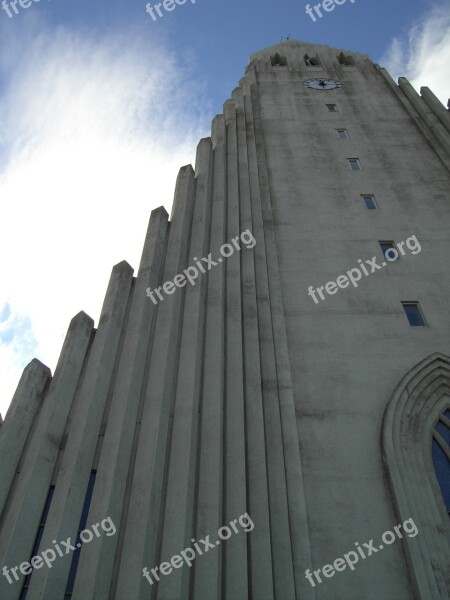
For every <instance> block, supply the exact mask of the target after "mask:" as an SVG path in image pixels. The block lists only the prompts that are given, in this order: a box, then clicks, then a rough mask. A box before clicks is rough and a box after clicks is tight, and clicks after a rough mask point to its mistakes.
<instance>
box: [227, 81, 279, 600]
mask: <svg viewBox="0 0 450 600" xmlns="http://www.w3.org/2000/svg"><path fill="white" fill-rule="evenodd" d="M247 100H248V98H247ZM236 102H237V122H238V127H237V132H238V155H239V195H240V223H241V229H242V231H246V230H250V231H251V232H252V233H253V231H252V230H253V222H252V199H251V195H250V173H249V160H248V153H249V148H248V143H251V140H249V139H248V137H247V136H250V137H251V136H252V129H251V127H250V126H249V127H247V123H246V120H245V104H244V96H243V94H242V90H239V92H238V93H237V94H236ZM249 125H250V124H249ZM256 243H257V244H259V243H263V242H262V240H261V239H259V240H258V239H257V240H256ZM241 265H242V277H241V278H242V316H243V318H242V326H243V350H244V354H243V364H244V372H245V378H244V385H245V388H244V392H245V425H246V438H247V456H246V464H247V494H248V496H247V507H248V512H249V515H250V517H251V519H252V520H253V522H254V523H255V528H254V529H253V531H252V532H251V533H250V534H248V548H249V553H248V561H249V590H250V592H251V598H258V599H260V600H274V595H273V578H272V552H271V545H270V520H269V498H268V489H267V458H266V448H265V434H264V414H263V405H262V390H261V366H260V361H261V357H260V348H259V333H258V331H259V330H258V309H257V304H256V275H255V253H254V250H249V251H243V252H242V255H241Z"/></svg>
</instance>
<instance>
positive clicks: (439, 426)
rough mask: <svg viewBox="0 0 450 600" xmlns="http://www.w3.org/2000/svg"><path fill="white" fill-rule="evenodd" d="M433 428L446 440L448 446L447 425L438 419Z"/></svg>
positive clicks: (449, 434) (449, 443)
mask: <svg viewBox="0 0 450 600" xmlns="http://www.w3.org/2000/svg"><path fill="white" fill-rule="evenodd" d="M435 429H436V431H437V432H438V433H439V435H440V436H441V438H443V439H444V440H445V441H446V442H447V445H448V446H450V429H449V428H448V427H447V425H446V424H445V423H443V422H442V421H438V423H437V425H436V427H435Z"/></svg>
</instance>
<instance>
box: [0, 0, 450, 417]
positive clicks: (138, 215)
mask: <svg viewBox="0 0 450 600" xmlns="http://www.w3.org/2000/svg"><path fill="white" fill-rule="evenodd" d="M152 4H153V2H152ZM305 5H306V2H304V1H303V0H285V1H283V0H281V1H278V2H269V1H267V0H258V1H257V2H256V1H255V0H251V1H247V2H242V1H241V2H238V1H237V0H228V1H227V2H221V1H219V0H196V2H195V3H193V2H192V0H187V2H186V4H184V5H183V6H177V7H176V9H175V10H174V11H172V12H164V16H163V17H162V18H158V19H157V20H156V21H153V20H152V19H151V17H150V15H149V14H147V13H146V10H145V6H146V1H144V0H120V1H119V0H111V1H109V2H106V0H40V2H36V1H34V2H32V3H31V6H29V8H21V7H20V6H19V5H17V9H18V11H19V13H18V14H14V16H13V17H12V18H9V17H8V15H7V13H6V11H4V10H0V210H1V220H0V227H1V232H0V315H1V318H0V413H2V414H3V415H4V414H5V410H6V407H7V406H8V403H9V401H10V399H11V397H12V394H13V392H14V389H15V386H16V385H17V383H18V380H19V377H20V374H21V371H22V369H23V367H24V366H25V365H26V364H27V363H28V362H29V361H30V360H31V359H32V358H33V357H35V356H36V357H37V358H39V359H40V360H42V361H43V362H45V363H46V364H47V365H48V366H49V367H50V368H51V369H52V370H54V367H55V365H56V360H57V357H58V355H59V351H60V347H61V344H62V341H63V338H64V335H65V331H66V329H67V326H68V323H69V321H70V319H71V317H72V316H73V315H74V314H76V313H78V312H79V311H80V310H85V311H86V312H88V314H90V315H91V316H92V317H93V318H94V319H95V320H96V321H97V320H98V316H99V312H100V308H101V304H102V301H103V296H104V292H105V289H106V285H107V282H108V278H109V274H110V270H111V267H112V266H113V265H114V264H115V263H117V262H120V261H121V260H123V259H126V260H128V262H129V263H130V264H131V265H132V266H134V267H135V268H136V267H137V265H138V263H139V255H140V251H141V246H142V242H143V238H144V234H145V230H146V226H147V222H148V217H149V215H150V211H151V210H152V209H153V208H155V207H157V206H160V205H161V204H163V205H164V206H165V207H166V208H167V209H168V211H169V212H170V208H171V203H172V195H173V189H174V184H175V178H176V175H177V171H178V169H179V167H181V166H182V165H184V164H186V163H189V162H191V163H192V162H193V161H194V159H195V147H196V144H197V142H198V140H199V139H200V138H201V137H203V136H207V135H209V132H210V123H211V120H212V118H213V117H214V115H215V114H217V113H219V112H221V110H222V104H223V102H224V101H225V100H226V99H227V98H228V97H229V96H230V94H231V91H232V90H233V88H234V87H235V86H236V84H237V83H238V81H239V79H240V78H241V77H242V76H243V74H244V69H245V66H246V64H247V62H248V57H249V55H250V54H251V53H253V52H256V51H258V50H261V49H262V48H264V47H266V46H271V45H273V44H275V43H277V42H279V41H280V40H281V37H282V36H284V37H286V36H287V35H288V34H290V36H291V37H292V38H293V39H297V40H304V41H307V42H312V43H320V44H328V45H330V46H335V47H339V48H344V49H348V50H353V51H356V52H360V53H363V54H369V55H370V56H371V58H372V59H373V60H375V61H376V62H380V63H381V64H382V65H383V66H386V67H388V68H389V69H390V71H391V73H392V75H393V76H394V77H397V76H399V75H405V76H407V77H408V78H410V80H411V81H412V83H413V84H414V85H415V87H416V88H417V89H418V88H419V87H420V86H421V85H428V86H430V87H431V89H432V90H433V91H434V92H435V93H436V94H437V95H438V96H439V97H440V99H441V101H443V102H445V103H446V102H447V99H448V98H449V97H450V82H449V77H448V72H449V69H448V65H449V64H450V3H449V0H445V1H443V0H436V2H431V1H428V0H410V1H408V2H407V1H406V0H389V2H388V1H387V0H377V2H375V0H355V2H354V3H351V0H347V1H346V2H345V4H343V5H342V6H336V9H335V10H334V11H333V12H330V13H325V14H324V17H323V18H322V19H317V21H316V22H313V21H312V20H311V19H310V18H309V17H308V16H307V15H306V13H305ZM11 10H12V9H10V12H11ZM5 307H7V308H5Z"/></svg>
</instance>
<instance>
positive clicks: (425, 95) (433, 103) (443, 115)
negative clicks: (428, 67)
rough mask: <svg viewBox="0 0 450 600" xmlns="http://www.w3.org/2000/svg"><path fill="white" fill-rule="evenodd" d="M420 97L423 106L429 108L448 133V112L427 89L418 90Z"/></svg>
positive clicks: (449, 113) (449, 128) (449, 125)
mask: <svg viewBox="0 0 450 600" xmlns="http://www.w3.org/2000/svg"><path fill="white" fill-rule="evenodd" d="M420 95H421V96H422V99H423V101H424V102H425V104H426V105H427V106H428V108H430V109H431V110H432V111H433V113H434V115H435V116H436V117H437V118H438V119H439V121H440V122H441V123H442V125H443V126H444V127H445V129H446V130H447V131H448V132H449V133H450V111H448V110H447V109H446V108H445V107H444V106H443V104H442V103H441V102H440V101H439V100H438V99H437V98H436V96H435V95H434V94H433V92H432V91H431V90H430V88H428V87H421V88H420Z"/></svg>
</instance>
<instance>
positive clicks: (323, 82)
mask: <svg viewBox="0 0 450 600" xmlns="http://www.w3.org/2000/svg"><path fill="white" fill-rule="evenodd" d="M303 85H304V86H305V87H308V88H311V89H312V90H335V89H336V88H341V87H342V83H341V82H340V81H338V80H337V79H308V80H307V81H304V82H303Z"/></svg>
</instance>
